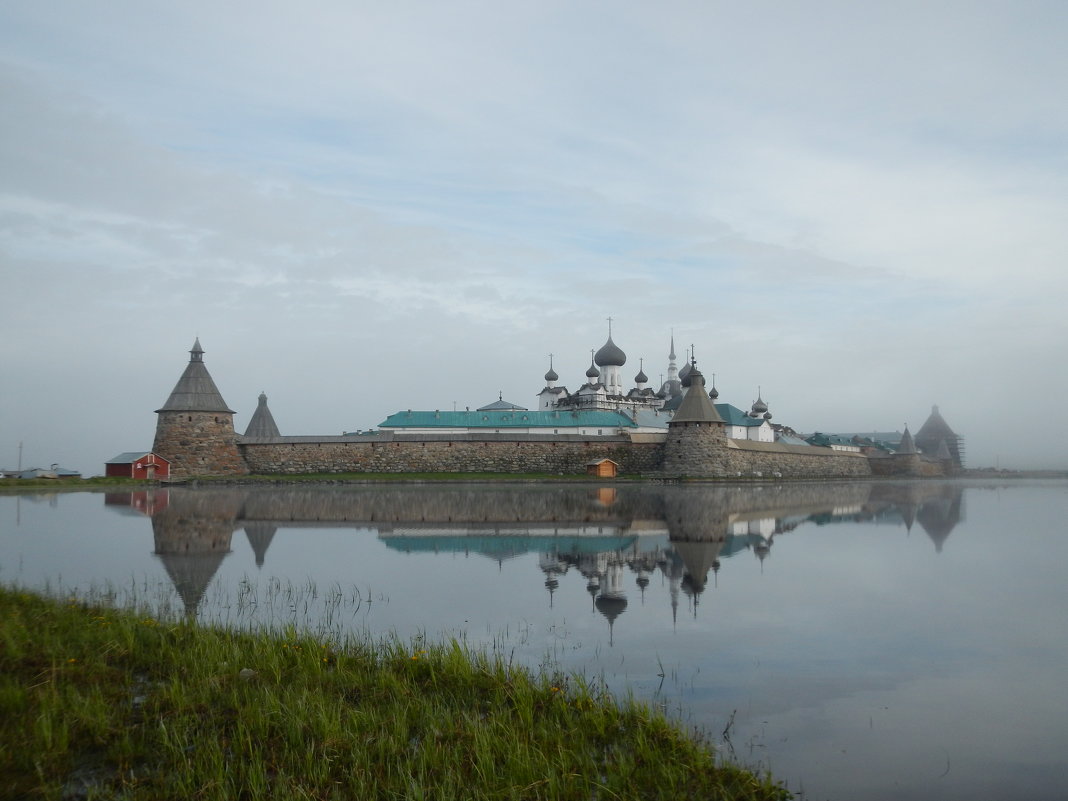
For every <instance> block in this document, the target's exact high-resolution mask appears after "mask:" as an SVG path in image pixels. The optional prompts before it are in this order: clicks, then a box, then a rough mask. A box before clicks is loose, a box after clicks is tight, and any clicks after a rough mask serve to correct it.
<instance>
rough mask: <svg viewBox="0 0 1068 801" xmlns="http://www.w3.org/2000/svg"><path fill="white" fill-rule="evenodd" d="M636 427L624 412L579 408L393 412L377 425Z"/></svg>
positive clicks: (430, 426) (382, 426)
mask: <svg viewBox="0 0 1068 801" xmlns="http://www.w3.org/2000/svg"><path fill="white" fill-rule="evenodd" d="M578 426H584V427H587V428H596V427H599V428H636V427H637V425H636V424H635V422H634V421H633V420H631V419H630V418H629V417H628V416H627V415H625V414H621V413H619V412H615V411H597V410H582V411H574V412H564V411H544V412H530V411H514V410H491V409H487V410H484V411H475V412H471V411H466V412H419V411H407V412H394V413H393V414H391V415H390V416H389V417H387V418H386V419H385V420H384V421H383V422H381V423H379V424H378V427H379V428H495V429H496V428H576V427H578Z"/></svg>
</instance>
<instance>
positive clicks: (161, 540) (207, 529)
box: [152, 489, 245, 617]
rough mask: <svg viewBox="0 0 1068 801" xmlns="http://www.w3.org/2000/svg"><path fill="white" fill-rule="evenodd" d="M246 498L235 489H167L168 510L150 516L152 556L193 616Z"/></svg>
mask: <svg viewBox="0 0 1068 801" xmlns="http://www.w3.org/2000/svg"><path fill="white" fill-rule="evenodd" d="M244 498H245V494H244V493H242V492H236V491H221V492H212V491H193V492H183V491H181V490H177V489H175V490H171V493H170V503H169V504H168V505H167V508H166V509H164V510H162V511H161V512H159V513H157V514H156V515H154V516H153V517H152V534H153V538H154V541H155V554H156V555H157V556H159V558H160V561H161V562H162V563H163V567H164V569H165V570H166V571H167V575H169V576H170V577H171V581H173V582H174V588H175V589H176V590H177V591H178V595H179V596H180V597H181V599H182V603H183V604H184V605H185V612H186V614H187V615H189V616H190V617H195V616H196V613H197V607H198V606H199V605H200V601H201V599H202V598H203V597H204V592H205V591H206V590H207V588H208V585H209V584H210V583H211V580H212V578H213V577H214V576H215V572H216V571H217V570H218V569H219V565H220V564H221V563H222V560H223V559H224V558H225V557H226V555H227V554H228V553H230V538H231V536H232V534H233V531H234V523H235V520H236V518H237V515H238V512H239V510H240V509H241V505H242V502H243V500H244Z"/></svg>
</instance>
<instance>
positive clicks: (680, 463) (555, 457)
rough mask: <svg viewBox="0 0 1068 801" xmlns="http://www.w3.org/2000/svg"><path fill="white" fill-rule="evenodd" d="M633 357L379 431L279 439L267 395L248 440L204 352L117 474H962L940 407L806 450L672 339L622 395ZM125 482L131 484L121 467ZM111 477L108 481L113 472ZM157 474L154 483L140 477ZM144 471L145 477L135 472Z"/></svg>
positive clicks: (594, 356)
mask: <svg viewBox="0 0 1068 801" xmlns="http://www.w3.org/2000/svg"><path fill="white" fill-rule="evenodd" d="M625 363H626V355H625V354H624V352H623V351H622V350H621V349H620V348H619V347H618V346H617V345H616V344H615V343H614V342H613V340H612V336H611V331H609V336H608V341H607V342H605V344H604V345H603V346H602V347H601V348H600V349H599V350H597V351H596V352H593V351H591V361H590V367H589V369H588V370H587V371H586V376H585V377H586V381H585V383H583V384H582V385H581V386H580V387H578V389H576V390H575V391H574V392H571V391H569V390H568V389H567V388H566V387H564V386H561V385H560V384H559V381H560V377H559V376H558V375H557V373H556V372H555V370H553V367H552V362H551V357H550V364H549V370H548V372H546V373H545V377H544V379H545V386H544V388H543V389H542V390H541V392H540V393H538V395H537V399H538V403H537V408H536V409H534V410H529V409H526V408H524V407H522V406H518V405H516V404H512V403H509V402H507V401H505V400H504V399H503V398H501V397H498V400H497V401H495V402H493V403H491V404H488V405H487V406H483V407H481V408H479V409H476V410H474V411H472V410H470V409H467V410H464V411H452V412H448V411H440V410H435V411H416V410H411V409H409V410H407V411H400V412H397V413H395V414H392V415H390V416H389V417H388V418H387V419H386V420H385V421H383V422H382V423H381V424H380V425H379V426H378V428H377V429H376V430H372V431H359V432H356V433H342V434H338V435H282V434H281V432H280V431H279V428H278V425H277V424H276V423H275V420H274V417H273V415H272V414H271V411H270V409H269V408H268V406H267V397H266V395H263V394H261V395H260V397H259V404H258V406H257V408H256V411H255V413H254V414H253V416H252V419H251V420H250V421H249V424H248V427H247V428H246V429H245V432H244V434H238V433H237V432H236V431H235V429H234V422H233V417H234V414H235V412H234V410H233V409H231V408H230V407H229V406H228V405H227V404H226V402H225V401H224V400H223V397H222V394H221V393H220V392H219V389H218V388H217V386H216V385H215V381H214V380H213V379H212V377H211V375H210V374H209V373H208V369H207V367H206V365H205V363H204V350H203V348H201V346H200V341H199V339H197V341H196V342H194V344H193V348H192V350H191V351H190V359H189V363H188V364H187V365H186V368H185V371H184V372H183V373H182V375H181V377H180V378H179V379H178V383H177V384H176V385H175V387H174V390H173V391H172V392H171V394H170V396H169V397H168V398H167V401H166V402H165V403H164V404H163V406H161V407H160V408H159V409H157V410H156V414H157V415H158V419H157V425H156V436H155V441H154V443H153V446H152V451H151V452H144V453H139V452H134V453H126V454H122V455H121V457H122V458H120V457H116V459H113V460H111V462H109V464H108V474H109V475H122V474H129V475H139V476H140V477H148V478H152V477H158V478H164V477H170V478H174V479H181V478H190V477H194V476H241V475H247V474H300V473H361V472H366V473H427V472H447V473H541V474H545V473H549V474H583V473H587V472H593V469H594V468H597V469H598V472H597V473H596V474H598V475H605V473H602V472H600V471H599V470H600V468H599V467H598V466H605V465H608V466H610V467H611V472H610V473H607V474H608V475H613V474H614V473H615V471H616V470H618V472H619V473H622V474H626V475H635V476H638V475H640V476H645V477H658V478H665V479H683V478H697V479H717V478H718V479H730V478H740V477H744V478H790V479H812V478H846V477H865V476H871V475H896V476H921V475H930V476H937V475H947V474H950V473H952V472H954V471H955V470H958V469H960V468H961V466H962V457H963V440H962V438H961V437H959V436H958V435H956V434H955V433H953V431H952V430H951V429H950V428H949V426H948V425H947V424H946V423H945V421H944V420H943V419H942V417H941V415H940V414H939V412H938V409H937V407H935V409H934V410H933V411H932V414H931V417H930V418H929V419H928V421H927V422H926V423H925V424H924V426H923V428H921V429H920V431H919V432H918V433H917V435H916V437H913V436H912V435H911V434H910V433H909V431H908V429H907V428H906V429H905V432H904V434H903V435H897V436H896V438H894V437H893V435H890V436H889V437H888V439H891V438H893V439H896V441H881V440H878V439H876V438H874V435H869V436H865V435H849V436H846V435H827V434H816V435H813V436H811V437H809V438H808V439H807V440H805V439H802V438H800V437H799V436H797V435H796V434H795V432H793V431H792V429H789V428H788V427H785V426H782V425H779V424H773V423H772V422H771V421H772V415H771V412H770V411H769V410H768V405H767V403H765V402H764V401H763V399H761V398H760V397H759V393H758V398H757V400H756V402H755V403H753V405H752V407H751V408H750V410H749V411H743V410H742V409H739V408H737V407H735V406H732V405H730V404H728V403H722V402H720V401H719V392H718V391H717V390H716V388H715V386H714V382H713V385H712V386H711V387H709V386H708V385H707V383H706V380H705V377H704V375H703V374H702V373H701V371H700V370H698V368H697V364H696V361H695V360H694V359H693V357H692V356H691V357H690V358H689V360H688V361H687V362H686V363H684V364H683V367H682V368H681V369H679V368H678V365H677V362H676V354H675V345H674V337H672V341H671V345H670V352H669V354H668V370H667V379H666V380H665V381H663V383H662V384H661V386H660V388H659V389H654V388H653V387H650V386H649V379H648V377H647V376H646V374H645V371H644V368H643V366H640V367H639V370H638V373H637V375H635V376H634V386H633V387H632V388H630V389H628V388H627V387H625V385H624V380H623V378H622V368H623V366H624V364H625ZM127 465H128V467H129V471H130V472H129V473H124V472H123V470H125V469H126V466H127ZM113 467H114V468H115V470H113V469H112V468H113ZM146 469H147V470H148V472H147V474H146V473H144V472H143V471H144V470H146ZM138 470H141V471H142V472H141V473H140V474H139V473H138V472H137V471H138Z"/></svg>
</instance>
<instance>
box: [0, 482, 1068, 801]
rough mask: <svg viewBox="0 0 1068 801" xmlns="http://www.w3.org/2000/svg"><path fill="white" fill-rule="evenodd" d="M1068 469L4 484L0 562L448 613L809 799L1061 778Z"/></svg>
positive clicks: (333, 613)
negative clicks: (86, 488) (93, 486)
mask: <svg viewBox="0 0 1068 801" xmlns="http://www.w3.org/2000/svg"><path fill="white" fill-rule="evenodd" d="M1066 519H1068V482H1014V483H1011V484H987V485H971V484H962V483H932V482H915V483H904V484H888V483H877V484H867V483H855V484H853V483H850V484H832V485H818V484H812V485H807V484H787V485H783V486H780V487H774V486H768V487H739V488H730V487H678V486H663V487H658V486H642V487H637V486H626V485H624V486H619V487H609V486H606V487H595V486H581V487H576V486H568V487H565V488H560V487H556V486H542V485H470V484H468V485H449V486H429V487H428V486H422V487H420V486H405V487H395V486H390V487H345V488H337V487H329V488H328V487H323V488H299V489H287V488H277V489H273V488H221V489H199V490H198V489H187V488H178V489H171V490H159V491H153V492H141V493H133V494H130V493H120V494H107V495H104V494H100V493H75V494H60V495H48V494H35V495H20V496H13V495H7V496H0V581H4V582H6V583H15V582H17V583H19V584H22V585H25V586H29V587H36V588H47V589H49V590H50V591H52V592H56V593H59V592H66V591H68V590H71V589H77V590H79V591H91V592H95V593H97V594H101V593H113V594H115V595H116V597H117V599H118V600H120V601H122V600H128V599H130V598H136V599H137V600H138V601H139V602H143V603H151V604H153V605H155V606H157V607H158V608H160V611H161V613H167V612H168V610H169V612H170V613H171V614H189V615H196V616H198V617H199V618H200V619H201V620H213V621H222V622H225V623H228V624H231V625H241V626H244V625H250V624H252V625H255V624H267V625H286V624H289V623H296V624H298V625H302V626H309V627H311V628H313V629H318V630H320V631H322V632H323V633H324V634H331V633H337V632H339V631H347V630H353V631H361V632H362V631H366V632H370V633H371V634H373V635H387V634H395V635H397V636H400V637H402V638H404V639H411V638H418V637H420V636H425V637H427V638H428V639H431V640H438V639H441V638H443V637H450V636H451V637H460V638H463V639H465V640H466V641H467V642H468V643H469V644H470V645H472V646H484V647H488V648H493V649H496V650H497V651H498V652H499V653H501V654H502V655H503V656H504V657H505V658H507V659H512V660H514V661H515V662H517V663H522V664H526V665H529V666H531V667H535V668H537V667H546V668H548V669H553V670H555V669H560V670H565V671H579V672H582V673H584V674H585V675H587V676H589V677H593V678H599V679H600V678H603V680H604V681H605V682H606V683H607V684H608V686H610V687H611V688H612V689H613V690H616V691H618V692H627V691H631V692H633V693H634V694H636V695H637V696H639V697H641V698H643V699H647V700H650V701H652V702H653V703H656V704H660V705H663V706H664V707H665V708H666V709H668V710H669V711H670V712H671V713H672V714H673V715H676V716H678V717H679V718H680V719H682V720H683V721H685V722H686V723H687V724H688V725H694V726H699V727H701V728H703V729H704V730H706V731H708V732H710V733H711V734H712V735H713V737H714V738H715V739H716V740H717V741H718V742H719V743H720V744H721V747H722V748H723V750H724V751H725V752H726V753H728V754H733V755H734V756H735V757H736V758H737V759H738V760H740V761H742V762H745V763H747V764H750V765H753V766H758V767H765V768H768V769H770V770H771V771H772V772H773V773H774V774H775V775H776V776H777V777H779V778H781V779H782V780H784V781H786V782H787V784H788V785H789V786H790V787H791V789H793V790H794V791H795V792H796V791H803V793H804V796H803V797H804V798H807V799H824V798H830V799H887V798H895V799H1003V798H1028V799H1047V798H1048V799H1053V798H1064V797H1065V796H1066V794H1068V789H1066V787H1068V785H1066V780H1068V756H1066V753H1068V748H1066V746H1068V694H1066V693H1065V692H1064V689H1063V685H1064V671H1065V666H1066V665H1068V626H1066V625H1065V613H1066V612H1068V590H1066V586H1065V580H1064V575H1063V574H1064V569H1065V568H1064V566H1065V564H1066V562H1068V559H1066V557H1068V538H1066V537H1065V520H1066Z"/></svg>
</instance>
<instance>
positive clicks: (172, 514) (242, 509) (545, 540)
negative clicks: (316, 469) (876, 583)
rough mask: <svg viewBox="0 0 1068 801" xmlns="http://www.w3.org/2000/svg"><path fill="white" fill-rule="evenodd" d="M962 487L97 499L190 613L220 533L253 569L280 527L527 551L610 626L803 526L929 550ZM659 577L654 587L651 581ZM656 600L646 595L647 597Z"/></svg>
mask: <svg viewBox="0 0 1068 801" xmlns="http://www.w3.org/2000/svg"><path fill="white" fill-rule="evenodd" d="M962 495H963V487H962V486H961V485H953V484H939V483H929V482H924V483H902V484H897V483H874V484H873V483H863V482H858V483H855V484H841V483H838V484H832V485H826V484H824V485H816V484H812V485H805V484H787V485H781V486H773V487H768V486H735V487H729V486H677V485H676V486H662V487H655V486H631V487H620V488H599V489H589V488H585V487H565V488H560V487H552V486H522V487H517V486H506V485H496V486H493V485H478V486H472V485H457V486H451V487H412V486H408V487H374V488H346V489H343V490H339V489H337V488H322V487H320V488H293V489H283V490H278V489H274V488H258V487H251V488H248V487H246V488H221V489H188V488H181V487H179V488H171V489H155V490H147V491H143V492H134V493H110V494H108V495H107V496H106V498H105V503H106V504H107V505H108V506H109V507H111V508H113V509H115V510H116V511H120V512H125V513H133V514H144V515H147V516H149V517H151V520H152V530H153V537H154V543H155V548H154V552H155V554H156V555H157V556H158V558H159V559H160V561H161V562H162V564H163V567H164V569H165V570H166V572H167V574H168V576H169V577H170V579H171V581H172V582H173V583H174V586H175V589H176V590H177V592H178V594H179V596H180V597H181V599H182V602H183V604H184V607H185V610H186V613H187V614H189V615H195V614H196V612H197V609H198V607H199V606H200V604H201V602H202V600H203V597H204V594H205V591H206V590H207V588H208V586H209V584H210V583H211V580H212V579H213V578H214V576H215V574H216V572H217V571H218V569H219V566H220V565H221V563H222V561H223V560H224V559H225V558H226V557H227V555H228V554H230V553H231V548H232V545H233V543H232V537H233V533H234V532H235V531H237V530H239V529H240V530H243V531H244V534H245V537H246V539H247V541H248V544H249V546H250V547H251V550H252V555H253V556H254V558H255V562H256V565H257V567H262V566H263V565H264V564H265V563H266V561H267V552H268V549H269V547H270V545H271V542H272V540H273V538H274V536H275V534H276V533H277V531H278V529H279V528H284V527H291V528H303V529H307V528H314V527H329V528H352V529H373V530H375V531H377V534H378V537H379V539H380V540H381V541H382V542H383V544H385V545H386V547H388V548H390V549H393V550H396V551H399V552H403V553H450V554H455V553H462V554H464V555H469V556H471V555H480V556H485V557H489V558H491V559H493V560H496V561H498V562H503V561H505V560H508V559H512V558H515V557H518V556H521V555H524V554H535V553H536V554H538V567H539V568H540V570H541V573H542V575H543V579H542V580H543V582H544V586H545V589H546V602H547V603H548V604H550V605H551V604H552V603H553V595H554V593H555V592H556V591H557V589H558V588H559V587H560V586H561V584H562V583H563V582H569V581H581V582H584V583H585V588H586V591H587V592H588V593H589V595H590V599H591V605H592V607H593V609H595V610H596V611H597V612H599V613H600V614H602V615H603V616H604V617H605V618H606V619H607V620H608V621H609V624H614V622H615V621H616V619H617V618H619V616H620V615H622V614H623V613H624V612H625V611H626V609H627V606H628V604H629V603H630V600H631V599H632V598H633V597H635V596H637V597H639V598H640V600H641V602H642V603H660V602H663V603H664V606H665V614H670V616H671V617H672V619H677V617H678V615H679V613H680V607H681V608H683V610H684V611H685V612H686V613H687V614H692V615H697V613H698V607H699V605H700V602H701V598H702V595H703V594H704V593H705V592H706V591H707V590H708V586H709V584H710V583H711V584H713V585H714V584H715V582H716V578H717V576H718V574H719V572H720V570H722V569H725V568H724V563H725V562H727V560H730V559H745V558H750V559H756V560H759V561H760V562H761V563H762V567H763V562H764V560H766V559H767V558H768V557H769V555H770V554H771V552H772V549H773V546H774V543H775V541H776V539H777V538H779V537H781V536H783V535H785V534H787V533H788V532H791V531H793V530H794V529H796V528H797V527H798V526H801V525H802V524H807V525H826V524H831V523H837V522H846V521H849V522H870V523H876V524H880V523H881V524H892V525H897V526H904V527H905V528H906V530H907V531H911V529H912V528H913V526H914V525H915V524H918V525H919V527H920V528H922V529H923V531H924V532H926V533H927V535H928V536H929V537H930V539H931V540H932V542H933V543H934V545H935V550H936V551H941V550H942V548H943V546H944V544H945V541H946V538H947V537H948V536H949V534H950V532H951V531H952V530H953V528H954V527H955V526H956V525H957V523H958V522H959V521H960V520H961V518H962ZM658 574H659V578H660V580H659V581H658V582H657V583H656V584H655V585H654V584H653V582H652V580H653V579H654V578H656V577H657V576H658ZM661 588H664V589H666V597H664V596H663V595H661V597H660V598H659V599H658V598H657V597H656V596H655V595H654V594H653V593H662V592H664V589H661Z"/></svg>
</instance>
